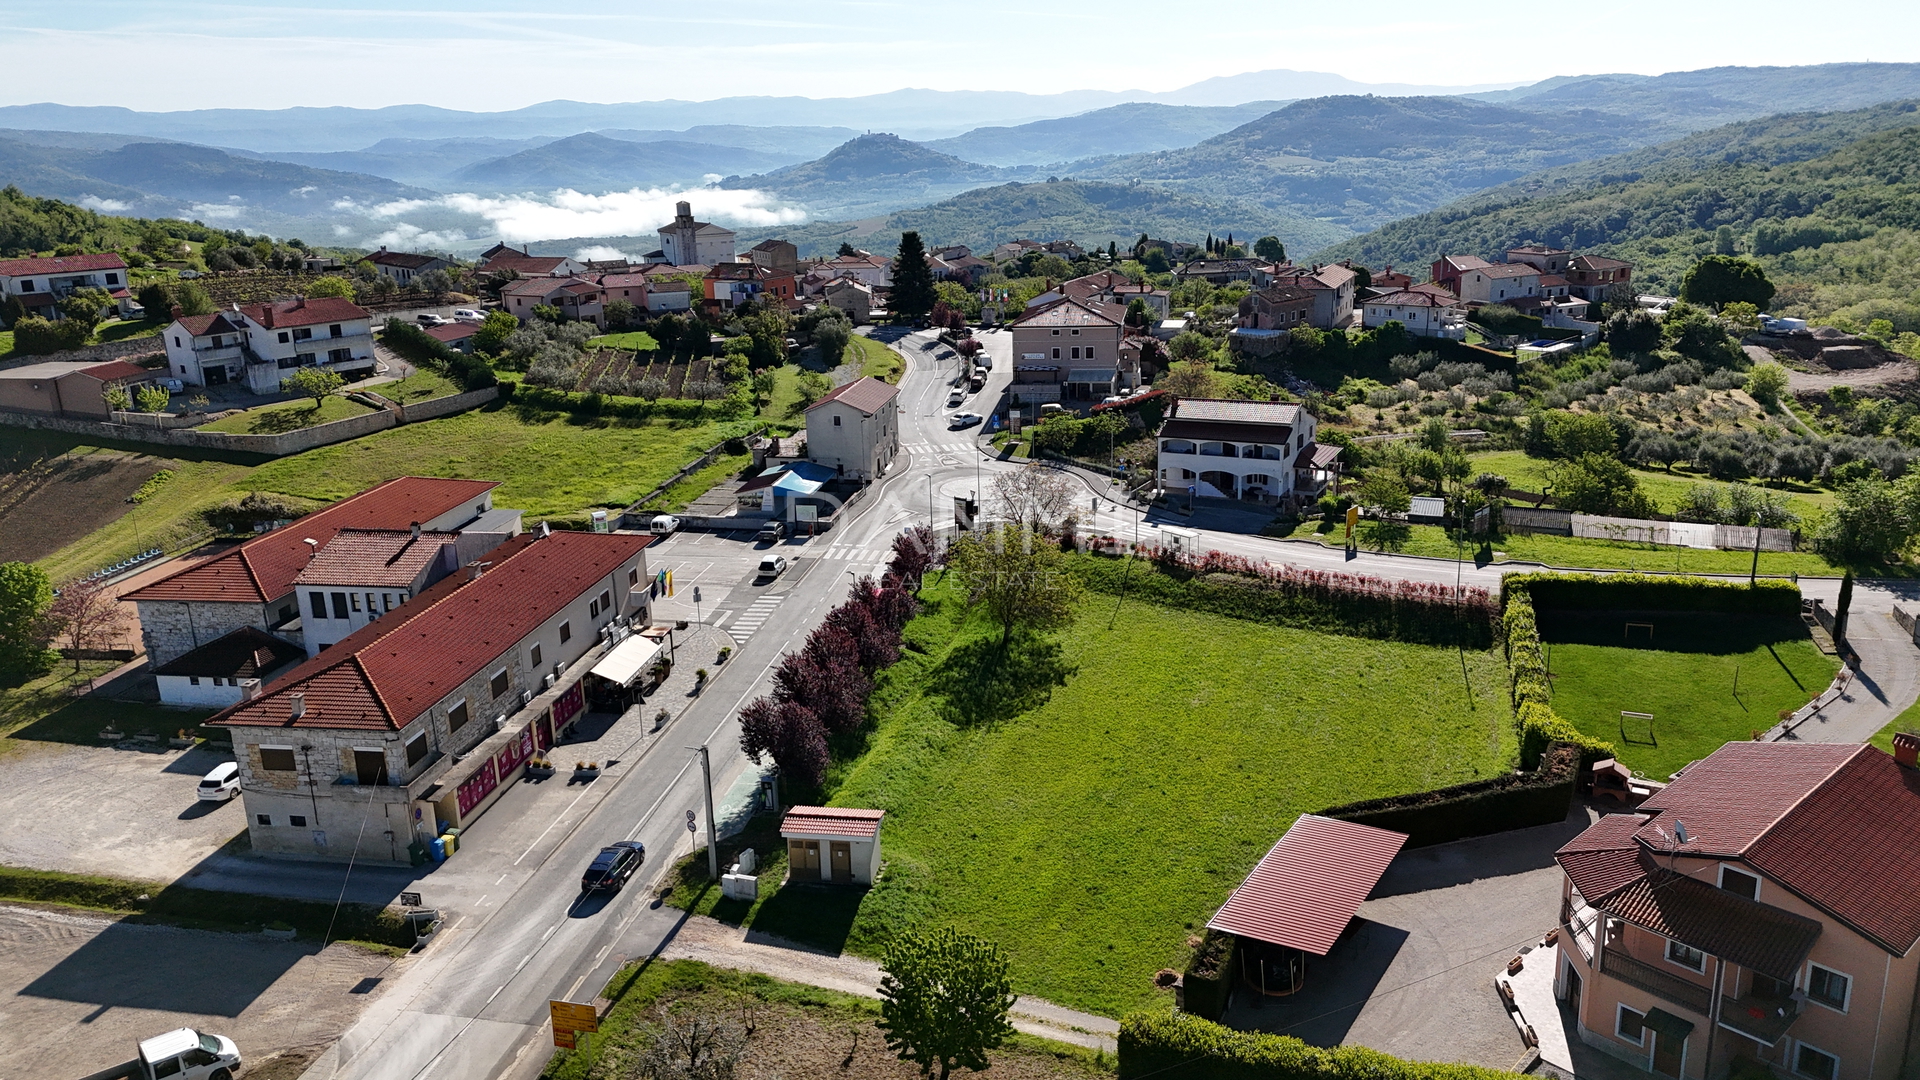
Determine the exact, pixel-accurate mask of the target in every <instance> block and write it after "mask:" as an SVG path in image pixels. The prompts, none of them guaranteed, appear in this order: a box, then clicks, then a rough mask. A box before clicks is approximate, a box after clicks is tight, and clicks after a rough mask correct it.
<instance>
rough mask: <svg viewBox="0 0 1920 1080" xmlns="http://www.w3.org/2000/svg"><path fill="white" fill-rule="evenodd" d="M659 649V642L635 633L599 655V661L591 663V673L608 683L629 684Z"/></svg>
mask: <svg viewBox="0 0 1920 1080" xmlns="http://www.w3.org/2000/svg"><path fill="white" fill-rule="evenodd" d="M660 649H661V644H660V642H658V641H655V640H654V639H652V638H649V637H642V636H640V635H639V634H635V635H634V636H632V637H630V638H628V639H627V640H625V641H623V642H621V643H620V644H618V645H615V646H614V647H613V651H612V652H609V653H607V655H605V656H603V657H601V658H600V662H599V663H597V664H595V665H593V674H595V675H598V676H600V677H601V678H603V679H605V680H607V681H608V682H610V683H618V684H619V685H621V686H631V685H633V680H634V679H636V678H638V677H639V676H640V673H641V672H643V671H645V670H647V665H649V664H651V663H653V658H654V657H655V656H658V655H659V654H660Z"/></svg>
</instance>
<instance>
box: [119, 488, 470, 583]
mask: <svg viewBox="0 0 1920 1080" xmlns="http://www.w3.org/2000/svg"><path fill="white" fill-rule="evenodd" d="M499 486H500V485H499V482H498V481H494V480H448V479H442V478H438V477H423V476H402V477H400V478H398V479H396V480H389V481H387V482H386V483H384V484H381V485H379V486H378V487H373V488H368V489H367V490H366V491H363V492H361V493H359V494H358V495H353V496H349V497H348V498H345V499H342V500H340V501H339V502H337V503H334V504H333V505H332V506H329V507H327V508H326V509H324V510H319V511H316V512H314V513H311V514H308V515H307V516H306V517H303V518H301V519H300V520H299V521H297V522H295V523H294V524H293V525H290V526H288V527H286V528H284V529H275V530H274V531H272V532H270V533H266V534H265V535H262V536H256V537H254V538H253V539H251V540H248V541H247V542H246V543H244V544H241V545H240V546H239V547H237V548H234V549H233V550H231V551H228V552H226V553H225V554H222V555H218V556H216V557H214V558H212V559H209V560H207V561H206V562H204V563H201V564H199V565H198V566H193V567H189V568H188V569H185V570H182V571H180V572H179V573H177V574H174V575H172V576H171V577H166V578H162V579H161V580H159V581H156V582H154V583H153V584H151V585H147V586H145V587H143V588H140V589H136V590H134V591H133V592H131V593H128V594H127V595H126V596H123V597H121V599H123V600H136V601H138V600H192V601H203V602H204V601H211V602H222V601H224V602H228V603H253V604H257V603H263V602H265V601H268V600H277V599H279V598H280V597H282V596H285V595H286V594H287V592H288V590H290V589H292V588H293V583H294V579H295V578H296V577H298V576H299V575H300V571H301V570H303V569H305V568H306V565H307V558H308V554H309V552H308V546H307V545H306V544H305V543H303V541H304V540H306V539H313V540H316V541H319V543H320V546H321V547H325V546H326V545H327V543H328V542H329V541H331V540H332V539H333V538H334V536H335V535H336V534H338V533H339V532H340V530H342V529H350V528H361V529H405V528H408V527H409V526H411V525H412V524H413V523H414V522H416V521H427V520H430V519H432V518H436V517H439V516H440V515H441V514H444V513H447V512H448V511H450V510H453V509H454V508H455V507H458V506H460V505H461V504H463V503H469V502H472V501H473V500H475V499H477V498H479V497H480V496H482V495H485V494H486V493H487V492H489V491H491V490H493V489H494V488H496V487H499Z"/></svg>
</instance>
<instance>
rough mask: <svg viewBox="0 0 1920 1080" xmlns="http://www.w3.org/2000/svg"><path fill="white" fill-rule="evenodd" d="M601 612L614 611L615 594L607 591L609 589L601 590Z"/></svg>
mask: <svg viewBox="0 0 1920 1080" xmlns="http://www.w3.org/2000/svg"><path fill="white" fill-rule="evenodd" d="M600 610H601V611H612V610H613V593H612V592H611V591H610V590H607V589H601V590H600Z"/></svg>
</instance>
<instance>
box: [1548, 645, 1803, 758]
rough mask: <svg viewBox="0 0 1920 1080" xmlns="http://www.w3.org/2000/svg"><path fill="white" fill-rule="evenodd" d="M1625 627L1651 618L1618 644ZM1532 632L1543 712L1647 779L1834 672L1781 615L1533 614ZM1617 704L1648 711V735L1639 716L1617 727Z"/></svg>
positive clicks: (1748, 726)
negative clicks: (1543, 685) (1545, 670)
mask: <svg viewBox="0 0 1920 1080" xmlns="http://www.w3.org/2000/svg"><path fill="white" fill-rule="evenodd" d="M1629 621H1632V622H1651V623H1652V624H1653V637H1652V639H1651V640H1649V639H1648V638H1647V636H1646V633H1645V632H1644V631H1643V630H1640V629H1638V628H1635V629H1633V631H1632V636H1631V638H1629V637H1628V636H1627V629H1628V628H1627V626H1626V623H1627V622H1629ZM1540 630H1541V639H1542V641H1543V642H1546V643H1547V644H1548V656H1547V659H1548V666H1549V668H1550V669H1551V672H1552V676H1553V709H1554V711H1555V712H1557V713H1559V714H1560V715H1561V716H1563V717H1565V718H1566V719H1567V720H1568V721H1569V722H1571V723H1572V724H1573V725H1574V726H1576V727H1578V728H1579V729H1580V730H1581V731H1584V732H1586V733H1587V734H1589V735H1593V736H1595V737H1598V738H1601V739H1606V740H1607V741H1609V742H1611V743H1613V744H1614V746H1615V747H1616V748H1618V749H1619V751H1620V760H1621V762H1622V763H1624V764H1625V765H1627V766H1628V767H1629V768H1632V769H1637V770H1640V771H1641V772H1644V773H1645V774H1646V775H1647V776H1648V777H1649V778H1651V779H1655V780H1665V779H1666V778H1667V776H1668V775H1669V774H1671V773H1672V772H1673V771H1674V770H1676V769H1678V768H1679V767H1680V766H1682V765H1685V764H1686V763H1687V762H1689V761H1693V760H1695V759H1698V758H1703V757H1705V756H1707V755H1708V754H1710V753H1712V752H1713V751H1714V750H1716V749H1718V748H1719V747H1720V746H1721V745H1723V744H1725V743H1727V742H1731V741H1735V740H1741V739H1750V738H1752V737H1753V733H1754V732H1755V731H1765V730H1766V729H1768V728H1770V727H1772V726H1773V725H1774V724H1775V723H1777V722H1778V721H1779V713H1780V711H1781V710H1782V709H1787V710H1792V709H1797V708H1799V707H1800V706H1802V705H1805V704H1806V703H1807V702H1808V700H1810V699H1811V698H1812V697H1813V696H1814V695H1815V694H1818V693H1819V692H1820V691H1822V690H1825V689H1826V688H1827V684H1828V683H1830V682H1832V681H1833V675H1834V672H1836V671H1838V670H1839V666H1840V665H1839V662H1838V661H1836V660H1834V659H1833V658H1832V657H1829V656H1825V655H1823V654H1822V653H1821V652H1820V650H1819V649H1818V648H1816V647H1815V646H1814V644H1813V641H1812V640H1811V639H1810V638H1809V637H1808V636H1807V629H1806V627H1805V626H1803V625H1802V624H1801V622H1800V620H1798V619H1796V618H1793V617H1791V616H1775V617H1764V616H1742V617H1739V618H1732V617H1729V616H1726V615H1718V614H1679V613H1667V612H1658V613H1652V614H1646V613H1639V614H1636V613H1630V612H1618V611H1579V612H1555V611H1543V612H1541V613H1540ZM1736 671H1737V672H1738V678H1739V690H1738V693H1737V694H1736V693H1735V689H1734V687H1735V682H1734V680H1735V673H1736ZM1623 709H1625V710H1629V711H1632V712H1648V713H1652V714H1653V715H1654V721H1653V728H1652V732H1651V735H1649V732H1648V730H1647V726H1646V722H1645V721H1638V722H1636V721H1633V720H1628V721H1626V722H1625V724H1624V729H1623V724H1622V721H1621V717H1620V712H1621V710H1623ZM1623 730H1624V734H1623Z"/></svg>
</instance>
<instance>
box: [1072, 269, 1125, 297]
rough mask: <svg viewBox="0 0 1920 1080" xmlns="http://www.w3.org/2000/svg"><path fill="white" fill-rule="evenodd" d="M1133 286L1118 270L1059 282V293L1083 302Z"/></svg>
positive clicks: (1104, 271) (1103, 271) (1102, 271)
mask: <svg viewBox="0 0 1920 1080" xmlns="http://www.w3.org/2000/svg"><path fill="white" fill-rule="evenodd" d="M1131 284H1133V281H1132V279H1130V278H1128V277H1127V275H1125V274H1123V273H1121V272H1120V271H1118V270H1101V271H1099V272H1098V273H1093V274H1085V275H1082V276H1081V277H1077V278H1073V279H1071V280H1069V281H1064V282H1061V284H1060V291H1061V292H1063V293H1065V294H1066V295H1068V296H1071V297H1073V298H1075V299H1077V300H1085V299H1086V298H1088V297H1090V296H1097V295H1099V294H1100V293H1103V292H1111V291H1112V290H1114V289H1118V288H1121V287H1123V286H1127V285H1131Z"/></svg>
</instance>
